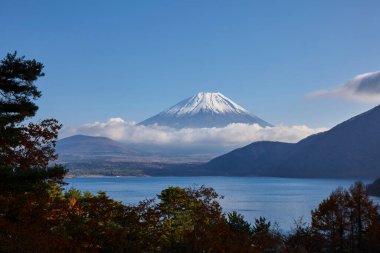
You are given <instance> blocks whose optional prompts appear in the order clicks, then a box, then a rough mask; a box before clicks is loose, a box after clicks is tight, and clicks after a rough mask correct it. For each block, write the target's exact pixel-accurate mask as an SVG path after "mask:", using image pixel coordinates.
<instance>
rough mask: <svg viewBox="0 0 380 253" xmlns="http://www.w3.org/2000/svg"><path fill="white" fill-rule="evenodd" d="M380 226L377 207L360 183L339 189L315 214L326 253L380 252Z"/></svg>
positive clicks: (315, 222) (317, 231)
mask: <svg viewBox="0 0 380 253" xmlns="http://www.w3.org/2000/svg"><path fill="white" fill-rule="evenodd" d="M379 225H380V223H379V214H378V207H377V206H376V205H375V204H374V203H373V202H372V201H371V200H370V199H369V197H368V194H367V192H366V189H365V185H364V184H363V183H361V182H357V183H355V185H353V186H351V187H350V189H349V190H344V189H341V188H340V189H337V190H336V191H334V192H333V193H332V194H331V195H330V196H329V197H328V198H327V199H326V200H324V201H323V202H322V203H321V204H320V205H319V207H318V208H317V209H316V210H314V211H313V212H312V228H313V229H314V230H315V232H316V233H318V234H319V235H320V236H321V237H322V238H323V243H324V245H323V247H324V248H323V249H324V252H378V251H379V250H380V247H379V246H380V245H379V242H380V241H379V233H380V230H379Z"/></svg>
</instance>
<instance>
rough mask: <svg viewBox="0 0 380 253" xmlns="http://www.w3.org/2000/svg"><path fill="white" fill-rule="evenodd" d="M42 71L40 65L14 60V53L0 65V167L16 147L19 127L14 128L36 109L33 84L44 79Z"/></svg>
mask: <svg viewBox="0 0 380 253" xmlns="http://www.w3.org/2000/svg"><path fill="white" fill-rule="evenodd" d="M42 69H43V65H42V63H40V62H37V61H36V60H25V57H17V53H16V52H14V53H13V54H7V55H6V57H5V58H4V59H3V60H2V61H1V62H0V155H1V158H2V159H1V160H0V163H3V164H4V162H5V164H6V158H7V155H8V154H10V153H12V152H13V150H12V149H14V148H15V147H17V146H18V145H19V143H20V135H21V132H22V130H23V127H20V126H18V124H20V123H21V122H22V121H24V120H25V119H26V118H28V117H33V116H34V115H35V113H36V111H37V109H38V107H37V105H36V104H35V103H34V101H33V100H35V99H37V98H39V97H40V96H41V92H40V91H39V90H38V89H37V87H36V86H35V84H34V82H35V81H36V80H37V79H38V78H39V77H41V76H44V73H43V72H42ZM4 159H5V161H4Z"/></svg>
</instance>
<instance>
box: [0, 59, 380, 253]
mask: <svg viewBox="0 0 380 253" xmlns="http://www.w3.org/2000/svg"><path fill="white" fill-rule="evenodd" d="M42 69H43V65H42V64H41V63H39V62H37V61H35V60H26V59H25V58H24V57H17V55H16V53H14V54H8V55H7V56H6V58H5V59H4V60H3V61H1V63H0V252H17V253H18V252H20V253H23V252H25V253H27V252H41V253H44V252H56V253H60V252H147V253H148V252H165V253H166V252H168V253H169V252H172V253H174V252H178V253H179V252H185V253H186V252H189V253H190V252H205V253H206V252H207V253H211V252H215V253H224V252H225V253H229V252H236V253H240V252H242V253H244V252H247V253H249V252H252V253H256V252H257V253H259V252H316V253H317V252H380V220H379V210H378V207H377V206H376V205H375V204H374V203H373V202H372V201H371V200H370V199H369V197H368V195H367V193H366V191H365V187H364V185H363V184H362V183H356V184H355V185H353V186H352V187H351V188H350V189H348V190H344V189H337V190H336V191H334V192H333V193H332V194H331V195H330V196H329V197H328V198H327V199H326V200H324V201H323V202H322V203H321V204H320V205H319V207H318V208H316V209H315V210H313V211H312V223H311V224H310V225H308V224H306V223H304V222H302V220H300V221H298V222H296V223H295V227H294V229H293V230H292V231H290V232H288V233H285V234H284V233H282V232H281V230H280V229H279V228H278V227H276V226H275V225H273V224H272V223H271V222H270V221H267V220H266V219H265V218H264V217H258V218H257V219H256V220H255V221H254V222H253V224H250V223H249V222H248V221H246V220H245V219H244V217H243V216H242V215H240V214H238V213H236V212H232V213H227V214H226V213H224V212H223V210H222V208H221V206H220V204H219V202H218V200H219V199H220V196H219V195H218V194H217V193H216V192H215V191H214V190H213V189H212V188H208V187H205V186H202V187H199V188H185V189H184V188H180V187H169V188H167V189H164V190H163V191H162V192H161V193H160V194H159V195H157V197H156V198H154V199H148V200H143V201H141V202H140V203H139V204H137V205H124V204H123V203H121V202H118V201H115V200H113V199H111V198H110V197H108V196H107V195H106V194H105V193H104V192H99V193H98V194H96V195H94V194H91V193H88V192H84V193H82V192H80V191H78V190H76V189H69V190H66V191H64V190H63V186H64V185H65V184H64V181H63V178H64V175H65V172H66V171H65V169H64V168H63V167H61V166H58V165H53V161H54V159H56V158H57V156H56V154H55V143H56V140H57V136H58V131H59V129H60V127H61V126H60V124H59V123H58V122H57V121H56V120H54V119H47V120H43V121H41V122H39V123H29V124H25V123H24V122H25V120H26V119H28V118H29V117H32V116H34V115H35V112H36V110H37V109H38V107H37V106H36V105H35V104H34V100H35V99H37V98H38V97H39V96H40V95H41V94H40V92H39V91H38V89H37V88H36V86H35V85H34V81H36V80H37V79H38V78H39V77H41V76H43V75H44V74H43V72H42Z"/></svg>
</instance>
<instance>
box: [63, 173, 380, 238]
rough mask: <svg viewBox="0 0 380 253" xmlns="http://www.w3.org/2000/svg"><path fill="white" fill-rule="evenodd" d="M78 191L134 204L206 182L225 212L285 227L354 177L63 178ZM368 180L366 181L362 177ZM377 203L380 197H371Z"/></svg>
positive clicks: (352, 181)
mask: <svg viewBox="0 0 380 253" xmlns="http://www.w3.org/2000/svg"><path fill="white" fill-rule="evenodd" d="M65 181H66V182H67V183H69V185H68V186H67V187H66V188H70V187H75V188H77V189H79V190H81V191H90V192H92V193H96V192H98V191H105V192H107V194H108V195H109V196H111V197H112V198H114V199H115V200H118V201H122V202H123V203H125V204H136V203H138V202H139V201H141V200H144V199H146V198H152V197H155V196H156V195H157V194H159V193H160V191H161V190H163V189H165V188H167V187H168V186H180V187H192V186H201V185H205V186H209V187H213V188H214V189H215V190H216V192H217V193H218V194H220V195H223V196H224V199H222V200H220V203H221V205H222V207H223V210H224V211H225V212H231V211H232V210H236V211H237V212H239V213H241V214H243V215H244V216H245V218H246V220H247V221H249V222H250V223H253V222H254V219H255V218H257V217H259V216H264V217H266V218H267V219H268V220H270V221H272V222H277V223H278V224H279V225H280V227H281V228H282V229H283V230H285V231H287V230H289V229H290V228H291V227H292V225H293V223H294V220H295V219H299V218H300V217H303V219H304V221H306V222H310V211H311V210H312V209H314V208H316V207H317V206H318V204H319V203H320V202H321V201H322V200H323V199H325V198H327V197H328V196H329V194H330V193H331V192H332V191H333V190H335V189H336V188H337V187H339V186H342V187H344V188H347V187H349V186H350V185H351V184H353V183H354V180H343V179H294V178H273V177H91V178H70V179H65ZM364 183H370V181H364ZM373 200H374V201H375V202H376V203H380V198H373Z"/></svg>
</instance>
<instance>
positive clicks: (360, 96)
mask: <svg viewBox="0 0 380 253" xmlns="http://www.w3.org/2000/svg"><path fill="white" fill-rule="evenodd" d="M308 97H311V98H320V97H339V98H344V99H348V100H351V101H355V102H360V103H380V71H376V72H370V73H364V74H361V75H358V76H356V77H354V78H353V79H352V80H350V81H348V82H347V83H346V84H345V85H343V86H341V87H337V88H334V89H331V90H324V91H317V92H314V93H311V94H309V95H308Z"/></svg>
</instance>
